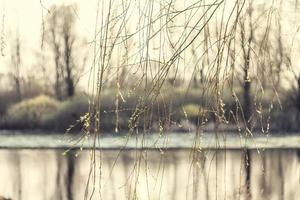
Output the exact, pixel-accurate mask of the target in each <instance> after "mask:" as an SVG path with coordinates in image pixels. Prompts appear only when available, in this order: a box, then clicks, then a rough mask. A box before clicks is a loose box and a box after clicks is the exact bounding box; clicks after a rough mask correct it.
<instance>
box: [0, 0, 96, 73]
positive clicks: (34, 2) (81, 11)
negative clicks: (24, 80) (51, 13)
mask: <svg viewBox="0 0 300 200" xmlns="http://www.w3.org/2000/svg"><path fill="white" fill-rule="evenodd" d="M62 3H67V4H69V3H76V4H77V5H78V6H77V11H76V13H77V14H78V15H77V22H76V23H77V28H78V33H80V34H83V35H84V37H86V38H87V39H88V40H89V39H91V38H92V37H93V27H94V23H95V16H96V9H95V8H96V5H97V0H88V3H87V1H85V0H64V1H63V0H41V1H40V0H1V4H0V7H1V9H0V17H1V20H0V21H1V26H0V27H1V31H3V30H4V42H5V43H6V44H5V48H4V53H5V55H6V56H4V57H3V56H2V57H1V58H0V65H1V66H0V72H4V71H6V70H7V69H6V64H7V62H8V59H9V58H8V56H7V55H8V54H9V53H8V51H9V41H10V40H11V39H12V37H11V35H13V34H16V32H17V31H18V32H19V35H20V37H21V42H22V50H23V51H24V52H32V51H38V50H39V48H40V45H41V30H42V28H41V27H42V21H43V15H44V16H46V14H47V12H48V11H47V8H50V7H51V5H53V4H62ZM3 28H4V29H3ZM27 56H30V55H27ZM23 60H24V62H26V64H27V65H30V64H32V63H30V62H31V61H34V59H23Z"/></svg>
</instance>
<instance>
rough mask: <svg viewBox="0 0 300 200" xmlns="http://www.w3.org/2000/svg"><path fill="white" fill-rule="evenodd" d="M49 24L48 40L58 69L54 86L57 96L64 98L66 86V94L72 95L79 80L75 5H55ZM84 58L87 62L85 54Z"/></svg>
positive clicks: (49, 16) (56, 69) (49, 17)
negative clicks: (63, 91)
mask: <svg viewBox="0 0 300 200" xmlns="http://www.w3.org/2000/svg"><path fill="white" fill-rule="evenodd" d="M47 26H48V29H49V33H48V40H47V42H48V44H49V45H50V46H51V47H52V53H53V56H54V64H55V71H56V73H55V74H56V77H55V80H56V81H55V87H54V88H55V93H56V96H57V98H58V99H62V96H63V94H62V89H63V88H65V95H66V96H67V97H72V96H73V95H74V94H75V87H76V83H77V82H78V81H79V76H78V73H77V72H78V71H77V70H78V69H79V66H78V63H80V62H79V61H78V59H79V58H78V57H76V60H75V48H76V47H75V45H76V42H77V41H79V40H78V36H77V35H76V32H75V15H74V5H62V6H53V7H52V8H51V9H50V12H49V15H48V18H47ZM83 60H84V61H83V63H85V60H86V56H85V55H84V57H83ZM83 65H84V64H83ZM63 83H64V85H62V84H63Z"/></svg>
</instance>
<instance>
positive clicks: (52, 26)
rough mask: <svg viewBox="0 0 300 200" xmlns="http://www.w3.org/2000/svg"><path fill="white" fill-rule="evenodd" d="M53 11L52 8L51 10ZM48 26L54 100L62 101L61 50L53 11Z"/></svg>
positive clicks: (55, 16) (55, 13)
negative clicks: (53, 71) (52, 58)
mask: <svg viewBox="0 0 300 200" xmlns="http://www.w3.org/2000/svg"><path fill="white" fill-rule="evenodd" d="M53 10H54V8H53ZM48 26H49V36H48V40H47V42H48V43H49V45H50V46H51V47H52V52H53V56H54V65H55V84H54V91H55V95H56V98H57V99H59V100H61V99H62V91H61V89H62V87H61V75H60V71H61V66H60V57H61V52H60V51H61V48H60V42H59V38H58V34H59V33H58V32H59V31H58V14H57V12H56V11H55V10H54V11H53V12H52V13H51V15H50V16H49V18H48Z"/></svg>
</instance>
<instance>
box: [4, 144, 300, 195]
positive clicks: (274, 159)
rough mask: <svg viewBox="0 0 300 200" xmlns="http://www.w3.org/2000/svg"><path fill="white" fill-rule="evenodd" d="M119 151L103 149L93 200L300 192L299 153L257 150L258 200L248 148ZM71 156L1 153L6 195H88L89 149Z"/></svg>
mask: <svg viewBox="0 0 300 200" xmlns="http://www.w3.org/2000/svg"><path fill="white" fill-rule="evenodd" d="M73 153H74V152H73ZM118 153H119V151H118V150H103V151H101V153H100V152H99V151H98V152H97V157H98V160H97V163H96V164H97V172H96V174H95V175H96V176H97V177H96V179H95V183H94V184H91V186H90V187H89V192H90V193H91V192H92V185H95V193H94V198H93V199H104V200H110V199H111V200H120V199H154V200H156V199H161V200H169V199H170V200H182V199H201V200H202V199H211V200H214V199H216V197H217V199H247V198H248V199H272V200H273V199H274V200H275V199H278V200H282V199H284V200H298V199H299V197H300V190H299V188H300V187H299V186H300V161H299V158H298V155H297V151H296V150H265V151H260V152H259V153H258V151H255V150H253V151H251V160H250V180H251V182H250V192H251V197H249V196H246V195H245V193H246V189H245V188H246V187H245V177H246V174H245V163H244V153H243V151H242V150H227V151H222V150H219V151H218V152H216V151H213V150H211V151H202V152H201V151H199V152H198V151H197V152H193V151H191V150H167V151H164V153H162V152H161V151H158V150H148V151H133V150H126V151H123V152H121V153H120V154H118ZM71 154H72V152H71ZM71 154H70V155H69V156H63V155H62V151H58V150H11V149H10V150H6V149H2V150H0V196H1V195H2V196H5V197H10V198H12V199H13V200H48V199H49V200H52V199H53V200H64V199H67V200H73V199H74V200H77V199H78V200H82V199H83V197H84V193H85V189H86V185H87V180H88V175H89V169H90V156H89V155H90V154H89V152H88V151H83V152H81V153H80V154H79V155H78V156H77V157H74V156H71ZM100 158H101V159H100ZM99 168H101V173H100V172H99ZM92 175H93V174H92ZM99 176H101V178H99ZM99 180H101V181H100V182H99ZM91 183H93V178H92V179H91ZM100 196H101V198H100ZM225 197H226V198H225Z"/></svg>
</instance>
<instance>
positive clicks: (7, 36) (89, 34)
mask: <svg viewBox="0 0 300 200" xmlns="http://www.w3.org/2000/svg"><path fill="white" fill-rule="evenodd" d="M187 1H188V0H187ZM265 1H266V2H268V1H267V0H265ZM0 2H1V3H0V31H3V30H4V40H3V41H4V42H5V43H6V46H4V47H5V48H4V53H5V55H6V56H0V73H3V72H7V71H8V67H9V65H8V63H9V42H10V40H11V39H12V38H13V37H12V35H13V34H16V31H17V30H18V31H19V33H20V34H19V35H20V37H21V42H22V51H23V57H24V58H23V63H24V65H25V67H30V66H32V65H33V64H34V63H35V62H36V59H32V58H31V57H32V56H34V53H33V52H37V51H39V50H40V45H41V33H42V28H41V27H42V22H43V16H44V17H45V16H46V15H47V12H48V10H47V9H48V8H50V7H51V5H53V4H62V3H66V4H72V3H74V4H77V7H76V8H77V10H76V11H75V12H76V14H77V15H76V17H77V21H76V23H77V29H78V31H77V32H78V33H79V34H82V35H83V36H84V37H85V38H86V39H87V40H88V41H91V40H92V39H93V37H94V27H95V20H96V10H97V2H98V0H88V1H87V0H0ZM101 2H102V1H101ZM104 2H107V1H105V0H104ZM115 2H118V0H115ZM134 2H135V3H138V2H139V1H134ZM158 2H159V1H156V3H158ZM179 2H180V3H182V2H185V1H184V0H182V1H181V0H179ZM226 2H227V3H230V2H231V3H232V2H234V1H231V0H228V1H226ZM256 2H258V3H261V2H264V1H263V0H262V1H256ZM276 2H277V1H276ZM278 2H279V1H278ZM274 5H275V6H274V7H273V8H272V9H273V10H274V12H273V11H272V12H273V13H275V12H276V9H277V7H276V6H277V5H279V4H278V3H274ZM286 5H287V6H285V9H286V10H285V11H284V15H283V20H286V21H288V23H290V26H288V25H286V24H288V23H285V22H284V23H283V24H284V25H283V30H282V33H283V37H285V38H287V39H289V40H290V41H293V42H294V46H296V45H295V44H298V41H297V40H298V37H297V35H296V33H297V32H298V31H299V28H298V27H299V20H298V19H297V17H295V16H294V13H295V10H291V8H290V3H286ZM134 11H135V10H134ZM266 13H267V12H266ZM289 15H291V16H289ZM275 17H277V15H276V13H275V14H274V18H272V19H271V20H275ZM290 21H291V22H292V23H291V22H290ZM294 21H295V22H294ZM0 33H1V32H0ZM287 41H288V40H287ZM290 41H289V42H290ZM290 43H291V42H290ZM161 47H163V46H161Z"/></svg>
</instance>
